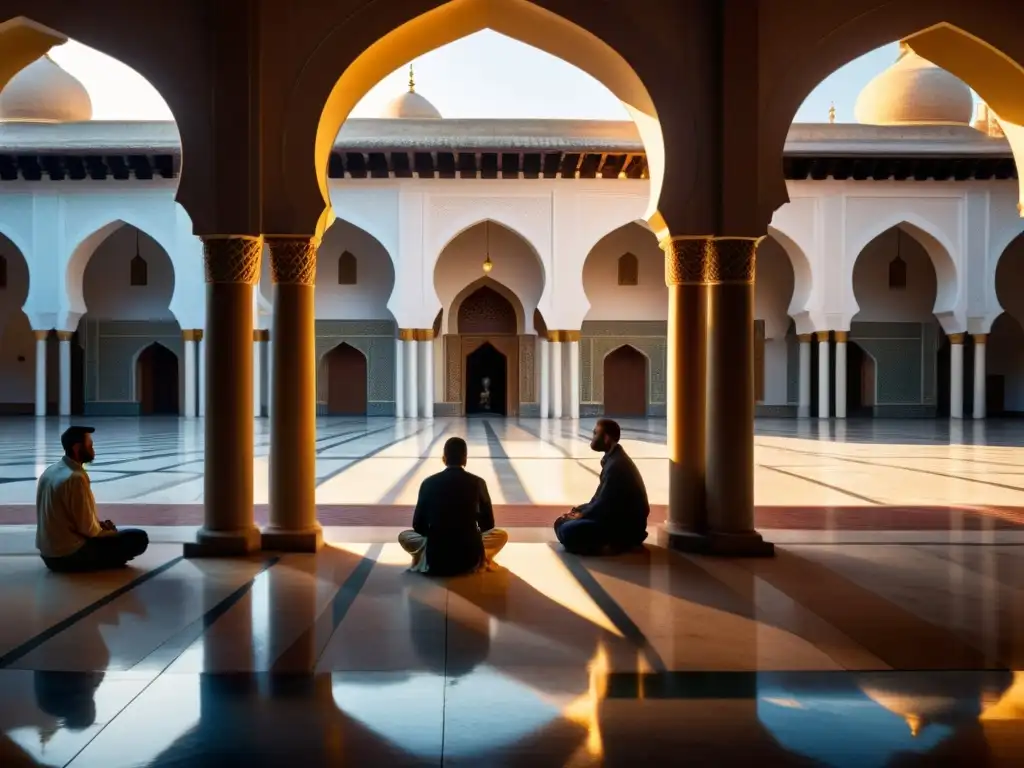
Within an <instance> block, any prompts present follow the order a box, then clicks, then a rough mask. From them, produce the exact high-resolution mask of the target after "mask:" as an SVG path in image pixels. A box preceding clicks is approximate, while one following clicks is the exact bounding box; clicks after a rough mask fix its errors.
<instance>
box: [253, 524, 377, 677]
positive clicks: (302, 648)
mask: <svg viewBox="0 0 1024 768" xmlns="http://www.w3.org/2000/svg"><path fill="white" fill-rule="evenodd" d="M383 551H384V545H383V544H374V545H373V546H372V547H370V548H369V549H368V550H366V554H365V555H364V556H363V559H362V560H361V561H360V563H359V565H357V566H356V567H355V568H354V569H353V570H352V572H351V573H350V574H349V575H348V578H347V579H345V581H344V582H342V584H341V586H340V587H338V591H337V592H336V593H335V594H334V599H333V600H331V604H330V606H328V607H327V608H326V609H324V611H323V612H322V613H321V614H320V615H319V616H318V617H317V619H316V621H315V622H313V624H312V625H310V626H309V627H307V628H306V631H305V632H303V633H302V635H301V636H300V637H299V638H298V639H297V640H296V641H295V642H294V643H292V644H291V645H290V646H289V647H288V649H287V650H286V651H285V652H284V653H282V654H281V655H280V656H278V658H277V661H275V662H274V666H273V668H272V670H271V671H272V672H312V671H313V669H315V668H316V665H317V664H318V663H319V661H320V657H321V656H322V655H323V652H324V650H325V649H326V648H327V645H328V643H330V641H331V638H332V637H333V636H334V633H335V632H336V631H337V629H338V627H339V626H340V625H341V622H342V621H344V620H345V616H346V615H347V614H348V612H349V610H350V609H351V608H352V604H353V603H354V602H355V601H356V598H357V597H359V593H360V592H361V591H362V589H363V587H364V586H365V585H366V580H367V579H368V578H370V572H371V571H372V570H373V566H375V565H376V564H377V558H379V557H380V553H381V552H383ZM317 638H322V640H321V642H319V643H317ZM314 643H316V650H315V653H314V655H313V658H312V659H310V658H309V648H310V647H311V646H312V645H313V644H314ZM310 661H312V666H310Z"/></svg>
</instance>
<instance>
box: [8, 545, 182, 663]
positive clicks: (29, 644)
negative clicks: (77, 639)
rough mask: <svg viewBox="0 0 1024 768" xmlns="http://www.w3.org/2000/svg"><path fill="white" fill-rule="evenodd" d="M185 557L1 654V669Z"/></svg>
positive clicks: (135, 581)
mask: <svg viewBox="0 0 1024 768" xmlns="http://www.w3.org/2000/svg"><path fill="white" fill-rule="evenodd" d="M184 559H185V558H184V556H182V555H179V556H178V557H175V558H174V559H172V560H168V561H167V562H166V563H164V564H163V565H161V566H158V567H156V568H154V569H153V570H151V571H147V572H146V573H144V574H142V575H141V576H139V577H137V578H135V579H132V580H131V581H129V582H128V583H127V584H125V585H124V586H122V587H118V588H117V589H115V590H114V591H113V592H111V593H110V594H109V595H105V596H104V597H101V598H100V599H99V600H97V601H96V602H94V603H91V604H90V605H87V606H86V607H85V608H83V609H82V610H80V611H78V612H76V613H73V614H71V615H70V616H68V617H67V618H66V619H64V620H63V621H59V622H57V623H56V624H54V625H53V626H52V627H50V628H49V629H45V630H43V631H42V632H40V633H39V634H38V635H36V636H35V637H33V638H32V639H30V640H27V641H25V642H24V643H22V644H21V645H19V646H18V647H17V648H15V649H14V650H12V651H8V652H7V653H6V654H4V655H3V656H0V669H4V668H5V667H9V666H10V665H11V664H13V663H14V662H16V661H18V659H20V658H22V657H24V656H27V655H28V654H30V653H32V651H34V650H35V649H36V648H38V647H39V646H41V645H42V644H43V643H45V642H47V641H49V640H52V639H53V638H55V637H56V636H57V635H59V634H60V633H61V632H63V631H64V630H66V629H69V628H71V627H73V626H74V625H75V624H77V623H78V622H80V621H81V620H82V619H84V618H85V617H86V616H90V615H92V614H94V613H96V611H98V610H99V609H100V608H103V607H104V606H107V605H110V604H111V603H112V602H114V601H115V600H117V598H119V597H121V595H124V594H127V593H128V592H131V591H132V590H133V589H135V588H136V587H138V586H141V585H142V584H145V583H146V582H147V581H149V580H150V579H154V578H156V577H157V576H159V575H160V574H161V573H163V572H164V571H167V570H169V569H170V568H173V567H174V566H176V565H177V564H178V563H180V562H181V561H182V560H184ZM83 575H84V574H83Z"/></svg>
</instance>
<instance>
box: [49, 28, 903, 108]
mask: <svg viewBox="0 0 1024 768" xmlns="http://www.w3.org/2000/svg"><path fill="white" fill-rule="evenodd" d="M897 54H898V46H897V44H896V43H892V44H890V45H887V46H884V47H882V48H879V49H877V50H875V51H872V52H871V53H868V54H866V55H864V56H862V57H861V58H859V59H857V60H856V61H853V62H851V63H850V64H848V65H847V66H845V67H843V68H842V69H840V70H838V71H836V72H834V73H833V74H832V75H831V76H829V77H828V78H826V79H825V80H824V81H822V83H821V84H820V85H819V86H818V87H817V88H816V89H815V90H814V91H813V92H812V93H811V94H810V96H808V98H807V101H806V102H805V103H804V105H803V106H802V107H801V109H800V111H799V112H797V115H796V121H797V122H810V123H815V122H821V123H823V122H827V120H828V108H829V105H830V104H831V103H833V102H834V103H835V106H836V120H837V121H838V122H852V121H853V119H854V118H853V105H854V102H855V101H856V100H857V94H858V93H859V92H860V90H861V89H862V88H863V87H864V86H865V85H866V84H867V83H868V81H869V80H871V78H873V77H874V76H875V75H877V74H878V73H879V72H881V71H882V70H884V69H885V68H886V67H888V66H889V65H890V64H892V63H893V62H894V61H895V60H896V56H897ZM51 56H52V58H53V59H54V61H56V62H57V63H58V64H60V65H61V66H62V67H63V68H64V69H66V70H67V71H68V72H70V73H71V74H73V75H74V76H75V77H77V78H78V79H79V80H80V81H81V82H82V84H83V85H85V87H86V90H88V91H89V95H90V97H91V98H92V103H93V118H94V119H97V120H169V119H171V113H170V110H169V109H168V108H167V105H166V104H165V103H164V101H163V99H162V98H161V97H160V94H159V93H158V92H157V91H156V90H155V89H154V88H153V86H151V85H150V84H149V82H148V81H147V80H146V79H145V78H143V77H142V76H141V75H139V74H138V73H137V72H135V71H134V70H132V69H130V68H129V67H127V66H125V65H123V64H121V63H120V62H118V61H116V60H115V59H112V58H110V57H109V56H106V55H104V54H102V53H100V52H99V51H96V50H93V49H91V48H87V47H86V46H84V45H81V44H79V43H76V42H74V41H71V42H68V43H66V44H65V45H62V46H60V47H58V48H55V49H53V51H52V52H51ZM414 66H415V73H416V90H417V92H418V93H421V94H422V95H423V96H425V97H426V98H428V99H429V100H430V101H431V102H432V103H433V104H434V106H435V107H437V108H438V110H440V112H441V114H442V115H443V116H444V117H453V118H460V117H461V118H465V117H482V118H527V117H532V118H575V119H591V120H625V119H628V114H627V113H626V111H625V109H624V108H623V106H622V104H621V103H620V102H619V101H618V99H616V98H615V97H614V96H613V95H612V93H611V92H610V91H609V90H608V89H607V88H605V87H604V86H603V85H602V84H601V83H599V82H597V81H596V80H594V79H593V78H592V77H590V76H589V75H588V74H586V73H585V72H583V71H581V70H579V69H577V68H576V67H574V66H572V65H571V64H568V63H566V62H564V61H562V60H561V59H558V58H556V57H554V56H551V55H550V54H547V53H545V52H544V51H540V50H538V49H536V48H532V47H530V46H528V45H525V44H523V43H520V42H518V41H517V40H513V39H511V38H509V37H505V36H504V35H500V34H498V33H497V32H492V31H490V30H484V31H482V32H478V33H476V34H474V35H470V36H469V37H465V38H462V39H461V40H457V41H455V42H453V43H450V44H449V45H446V46H444V47H442V48H438V49H436V50H434V51H432V52H430V53H428V54H426V55H424V56H422V57H420V58H419V59H417V60H416V61H415V64H414ZM408 78H409V73H408V65H403V66H402V67H401V68H400V69H398V70H397V71H395V72H394V73H392V74H391V75H388V76H387V77H386V78H384V79H383V80H382V81H381V82H380V83H379V84H378V85H377V86H376V87H374V88H373V89H371V90H370V91H369V92H368V93H367V94H366V96H364V97H363V99H362V101H361V102H360V103H359V104H358V105H357V106H356V108H355V111H354V112H353V113H352V114H353V116H355V117H374V116H375V115H376V114H377V113H378V112H379V111H380V109H381V108H382V107H383V106H384V105H385V104H386V103H387V102H388V101H390V100H391V99H392V98H394V97H395V96H397V95H398V94H400V93H402V92H404V91H405V90H406V88H407V87H408V86H407V83H408Z"/></svg>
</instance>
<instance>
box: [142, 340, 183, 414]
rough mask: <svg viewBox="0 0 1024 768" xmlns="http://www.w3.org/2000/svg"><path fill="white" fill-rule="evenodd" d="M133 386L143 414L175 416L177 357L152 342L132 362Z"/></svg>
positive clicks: (176, 405) (177, 409)
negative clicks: (133, 362) (133, 372)
mask: <svg viewBox="0 0 1024 768" xmlns="http://www.w3.org/2000/svg"><path fill="white" fill-rule="evenodd" d="M135 388H136V397H137V398H138V401H139V413H140V414H141V415H143V416H177V415H178V412H179V401H178V357H177V355H175V354H174V353H173V352H171V350H169V349H168V348H167V347H165V346H164V345H163V344H159V343H156V342H154V343H153V344H150V345H149V346H148V347H146V348H145V349H144V350H142V352H140V353H139V357H138V359H137V360H136V361H135Z"/></svg>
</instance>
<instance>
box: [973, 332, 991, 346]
mask: <svg viewBox="0 0 1024 768" xmlns="http://www.w3.org/2000/svg"><path fill="white" fill-rule="evenodd" d="M971 338H972V339H974V343H975V344H987V343H988V334H987V333H972V334H971Z"/></svg>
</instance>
